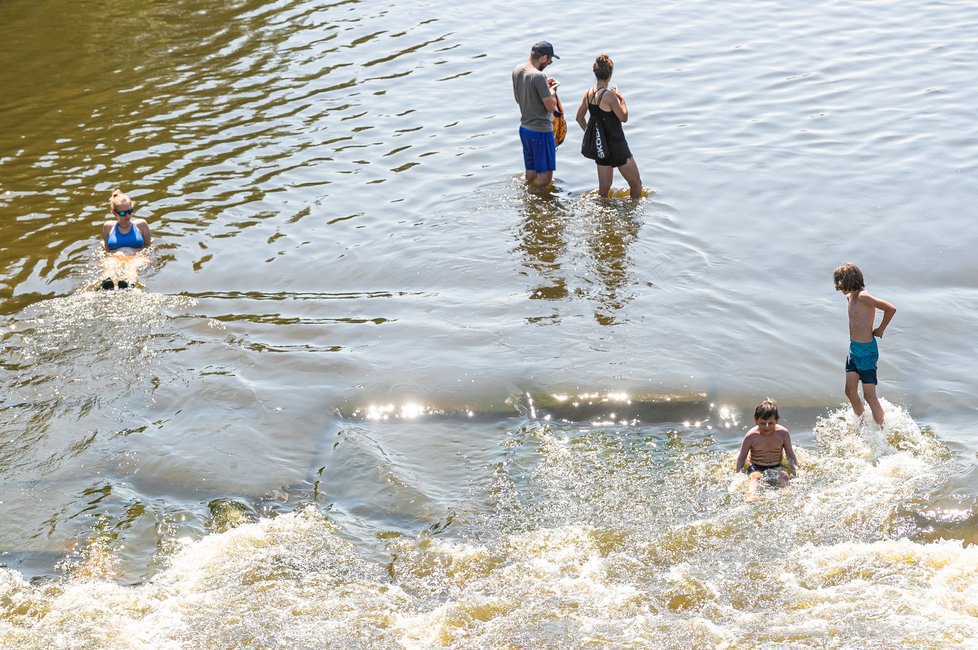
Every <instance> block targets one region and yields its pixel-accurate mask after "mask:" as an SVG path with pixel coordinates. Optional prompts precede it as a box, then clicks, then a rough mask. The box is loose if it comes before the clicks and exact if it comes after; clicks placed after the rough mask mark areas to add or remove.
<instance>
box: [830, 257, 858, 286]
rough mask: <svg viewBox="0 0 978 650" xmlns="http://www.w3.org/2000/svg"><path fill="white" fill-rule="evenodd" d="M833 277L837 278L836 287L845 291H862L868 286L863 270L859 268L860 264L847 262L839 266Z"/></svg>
mask: <svg viewBox="0 0 978 650" xmlns="http://www.w3.org/2000/svg"><path fill="white" fill-rule="evenodd" d="M832 277H833V278H834V279H835V288H836V289H838V290H840V291H842V292H843V293H851V292H853V291H862V290H863V289H865V288H866V282H865V281H864V280H863V272H862V271H860V270H859V267H858V266H856V265H855V264H852V263H850V262H846V263H845V264H843V265H842V266H840V267H839V268H837V269H836V270H835V273H833V274H832Z"/></svg>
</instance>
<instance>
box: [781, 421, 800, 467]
mask: <svg viewBox="0 0 978 650" xmlns="http://www.w3.org/2000/svg"><path fill="white" fill-rule="evenodd" d="M784 455H785V456H787V458H788V462H789V463H791V468H792V469H793V470H795V471H796V472H797V471H798V459H797V458H795V450H794V449H792V448H791V434H790V433H788V430H787V429H785V430H784Z"/></svg>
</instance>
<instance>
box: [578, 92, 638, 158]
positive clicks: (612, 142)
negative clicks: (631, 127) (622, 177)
mask: <svg viewBox="0 0 978 650" xmlns="http://www.w3.org/2000/svg"><path fill="white" fill-rule="evenodd" d="M607 90H608V89H607V88H602V89H601V92H600V93H593V94H592V95H591V98H590V99H589V100H588V104H587V112H588V115H589V116H590V118H589V119H592V120H600V123H601V126H603V127H604V133H605V136H606V137H607V140H608V158H607V159H605V160H600V161H598V163H599V164H601V165H608V166H609V167H621V166H622V165H624V164H625V163H626V162H628V159H629V158H631V157H632V152H631V151H630V150H629V149H628V142H626V141H625V131H624V130H623V129H622V128H621V120H619V119H618V116H617V115H615V114H614V112H613V111H605V110H602V109H601V107H600V106H598V104H600V103H601V98H602V97H603V96H604V93H605V92H606V91H607Z"/></svg>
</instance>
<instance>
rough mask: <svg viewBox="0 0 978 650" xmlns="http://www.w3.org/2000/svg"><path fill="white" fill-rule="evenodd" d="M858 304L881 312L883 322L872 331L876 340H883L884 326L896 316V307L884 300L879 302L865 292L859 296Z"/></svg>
mask: <svg viewBox="0 0 978 650" xmlns="http://www.w3.org/2000/svg"><path fill="white" fill-rule="evenodd" d="M859 302H861V303H863V304H864V305H869V306H870V307H873V308H874V309H879V310H880V311H882V312H883V320H881V321H880V325H879V327H877V328H876V329H874V330H873V336H875V337H876V338H883V330H885V329H886V326H887V325H889V324H890V321H891V320H893V315H894V314H896V307H894V306H893V305H892V304H890V303H888V302H886V301H885V300H880V299H879V298H877V297H875V296H873V295H870V294H868V293H866V292H865V291H863V292H862V293H861V294H859Z"/></svg>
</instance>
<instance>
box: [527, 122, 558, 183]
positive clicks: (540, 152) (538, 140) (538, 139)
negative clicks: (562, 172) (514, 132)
mask: <svg viewBox="0 0 978 650" xmlns="http://www.w3.org/2000/svg"><path fill="white" fill-rule="evenodd" d="M520 142H522V143H523V163H524V165H525V166H526V169H527V171H529V170H533V171H535V172H536V173H538V174H544V173H546V172H552V171H554V170H556V169H557V143H556V141H555V140H554V132H553V131H547V132H541V131H531V130H530V129H528V128H526V127H525V126H521V127H520Z"/></svg>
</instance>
